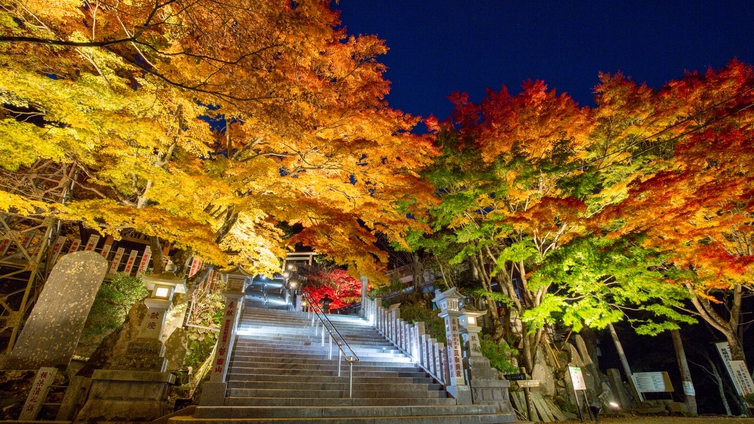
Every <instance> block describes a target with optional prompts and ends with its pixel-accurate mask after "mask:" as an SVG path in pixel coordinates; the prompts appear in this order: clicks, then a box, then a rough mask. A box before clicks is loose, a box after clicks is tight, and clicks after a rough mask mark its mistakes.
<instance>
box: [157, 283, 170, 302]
mask: <svg viewBox="0 0 754 424" xmlns="http://www.w3.org/2000/svg"><path fill="white" fill-rule="evenodd" d="M172 289H173V286H162V285H157V284H155V286H154V292H153V293H152V297H156V298H158V299H170V295H171V294H172V293H171V292H172V291H173V290H172Z"/></svg>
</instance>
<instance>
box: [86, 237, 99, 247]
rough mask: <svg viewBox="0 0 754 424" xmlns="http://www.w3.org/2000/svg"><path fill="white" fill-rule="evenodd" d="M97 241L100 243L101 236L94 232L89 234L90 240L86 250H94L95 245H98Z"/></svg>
mask: <svg viewBox="0 0 754 424" xmlns="http://www.w3.org/2000/svg"><path fill="white" fill-rule="evenodd" d="M97 243H99V236H98V235H97V234H92V235H91V236H89V241H88V242H86V247H85V248H84V250H86V251H93V250H94V248H95V247H97Z"/></svg>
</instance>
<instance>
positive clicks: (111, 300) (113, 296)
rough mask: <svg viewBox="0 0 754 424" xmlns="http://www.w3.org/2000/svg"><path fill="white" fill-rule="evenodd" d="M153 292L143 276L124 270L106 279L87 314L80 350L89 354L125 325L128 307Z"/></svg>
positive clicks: (79, 351) (84, 353) (85, 354)
mask: <svg viewBox="0 0 754 424" xmlns="http://www.w3.org/2000/svg"><path fill="white" fill-rule="evenodd" d="M147 295H149V290H147V288H146V287H145V286H144V283H143V282H142V281H141V278H138V277H132V276H130V275H128V274H124V273H122V272H120V273H117V274H115V276H114V277H113V278H112V279H110V280H109V281H108V280H106V281H104V282H103V283H102V285H101V286H100V288H99V291H98V292H97V296H96V297H95V298H94V303H93V304H92V309H91V310H90V311H89V316H87V318H86V324H85V325H84V331H83V332H82V334H81V341H80V343H79V346H80V348H79V349H77V354H79V355H82V356H88V354H90V353H91V352H90V351H93V350H94V349H95V348H96V347H97V346H98V345H99V344H100V342H101V341H102V339H103V338H105V336H107V335H108V334H110V333H111V332H112V331H113V330H115V329H117V328H119V327H120V326H121V325H123V322H124V321H125V320H126V316H127V315H128V311H130V310H131V307H132V306H133V305H134V304H135V303H136V302H140V301H141V300H142V299H144V298H145V297H147Z"/></svg>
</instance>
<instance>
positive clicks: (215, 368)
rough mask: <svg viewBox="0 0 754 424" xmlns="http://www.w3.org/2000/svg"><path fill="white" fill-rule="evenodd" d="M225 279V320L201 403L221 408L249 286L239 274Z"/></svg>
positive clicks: (229, 275)
mask: <svg viewBox="0 0 754 424" xmlns="http://www.w3.org/2000/svg"><path fill="white" fill-rule="evenodd" d="M224 277H225V278H227V283H228V286H227V288H226V289H225V292H223V297H224V298H225V309H224V310H223V320H222V323H221V324H220V334H219V335H218V340H217V350H216V351H215V357H214V359H213V362H212V371H211V374H210V378H209V381H208V382H206V383H204V386H202V397H201V399H200V401H199V404H200V405H201V406H221V405H224V404H225V392H226V389H227V382H226V376H227V374H228V365H229V364H230V359H231V354H232V353H233V345H234V343H235V339H236V327H237V326H238V319H239V317H240V316H241V308H242V306H243V299H244V289H245V288H246V284H247V277H246V276H245V275H243V274H240V273H237V272H234V273H228V274H226V275H225V276H224Z"/></svg>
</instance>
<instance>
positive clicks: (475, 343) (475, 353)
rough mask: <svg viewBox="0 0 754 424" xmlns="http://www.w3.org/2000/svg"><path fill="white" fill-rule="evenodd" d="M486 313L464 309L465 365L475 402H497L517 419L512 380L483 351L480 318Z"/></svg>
mask: <svg viewBox="0 0 754 424" xmlns="http://www.w3.org/2000/svg"><path fill="white" fill-rule="evenodd" d="M486 313H487V312H486V311H484V312H479V311H462V312H461V314H462V315H461V317H460V325H461V332H462V333H463V336H464V339H465V341H466V356H465V357H464V358H463V365H464V368H465V369H466V372H467V375H468V377H469V386H470V387H471V396H472V399H473V400H474V404H482V405H495V407H496V408H497V412H498V413H502V414H507V415H508V419H509V420H510V422H513V421H515V420H516V417H515V414H514V413H513V406H512V405H511V403H510V399H509V398H508V388H509V387H510V382H508V381H506V380H501V379H500V378H499V377H498V372H497V370H496V369H494V368H492V367H491V366H490V360H489V359H487V358H485V357H484V355H483V354H482V346H481V344H480V342H479V333H480V332H481V331H482V326H481V325H479V319H480V318H481V317H482V316H484V315H485V314H486Z"/></svg>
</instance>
